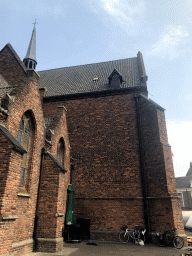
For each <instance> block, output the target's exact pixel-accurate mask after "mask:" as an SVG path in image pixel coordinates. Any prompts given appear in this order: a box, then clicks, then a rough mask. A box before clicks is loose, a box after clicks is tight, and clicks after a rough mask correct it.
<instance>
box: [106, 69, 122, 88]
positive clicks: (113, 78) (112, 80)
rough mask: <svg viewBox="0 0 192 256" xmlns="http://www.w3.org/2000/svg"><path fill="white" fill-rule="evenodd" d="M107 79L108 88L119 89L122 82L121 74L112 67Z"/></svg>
mask: <svg viewBox="0 0 192 256" xmlns="http://www.w3.org/2000/svg"><path fill="white" fill-rule="evenodd" d="M108 79H109V88H110V89H119V88H120V87H121V84H122V82H123V78H122V75H121V74H120V73H119V72H118V71H117V69H116V68H114V70H113V72H112V73H111V75H110V76H109V77H108Z"/></svg>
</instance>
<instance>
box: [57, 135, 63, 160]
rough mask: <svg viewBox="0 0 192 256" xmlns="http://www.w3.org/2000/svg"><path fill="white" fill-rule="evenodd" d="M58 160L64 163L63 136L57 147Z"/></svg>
mask: <svg viewBox="0 0 192 256" xmlns="http://www.w3.org/2000/svg"><path fill="white" fill-rule="evenodd" d="M57 160H58V162H59V163H60V164H62V165H64V140H63V138H61V139H60V140H59V143H58V147H57Z"/></svg>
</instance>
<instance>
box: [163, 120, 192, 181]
mask: <svg viewBox="0 0 192 256" xmlns="http://www.w3.org/2000/svg"><path fill="white" fill-rule="evenodd" d="M191 131H192V122H184V121H181V122H178V121H167V132H168V139H169V143H170V145H171V146H172V152H173V155H174V156H173V165H174V171H175V176H176V177H179V176H185V175H186V173H187V171H188V169H189V164H190V162H192V148H191V145H192V136H191Z"/></svg>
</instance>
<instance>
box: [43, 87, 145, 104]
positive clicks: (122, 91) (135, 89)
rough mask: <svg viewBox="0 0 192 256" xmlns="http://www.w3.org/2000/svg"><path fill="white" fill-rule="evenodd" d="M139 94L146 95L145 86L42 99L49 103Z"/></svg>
mask: <svg viewBox="0 0 192 256" xmlns="http://www.w3.org/2000/svg"><path fill="white" fill-rule="evenodd" d="M140 92H146V93H147V87H146V86H135V87H128V88H120V89H111V90H105V91H93V92H83V93H73V94H63V95H54V96H45V97H44V98H43V101H44V102H49V101H57V100H65V99H66V100H67V99H77V98H87V97H105V96H111V95H114V94H117V95H121V94H131V93H140Z"/></svg>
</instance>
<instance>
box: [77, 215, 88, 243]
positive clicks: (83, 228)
mask: <svg viewBox="0 0 192 256" xmlns="http://www.w3.org/2000/svg"><path fill="white" fill-rule="evenodd" d="M77 225H79V226H80V239H81V240H90V219H83V218H79V219H77Z"/></svg>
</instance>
